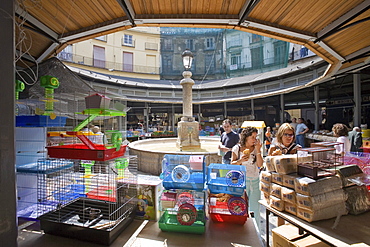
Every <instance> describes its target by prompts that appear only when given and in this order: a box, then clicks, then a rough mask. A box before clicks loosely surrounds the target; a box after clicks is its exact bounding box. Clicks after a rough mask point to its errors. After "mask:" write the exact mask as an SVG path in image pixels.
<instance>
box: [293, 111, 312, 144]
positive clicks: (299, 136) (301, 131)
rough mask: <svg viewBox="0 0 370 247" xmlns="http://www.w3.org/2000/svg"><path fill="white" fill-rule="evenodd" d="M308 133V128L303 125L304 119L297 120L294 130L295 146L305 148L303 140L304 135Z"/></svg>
mask: <svg viewBox="0 0 370 247" xmlns="http://www.w3.org/2000/svg"><path fill="white" fill-rule="evenodd" d="M308 131H309V129H308V127H307V126H306V124H305V123H304V118H301V117H300V118H298V125H297V127H296V128H295V134H296V141H297V144H299V145H301V147H303V148H304V147H305V145H304V140H305V136H304V135H305V134H306V133H307V132H308Z"/></svg>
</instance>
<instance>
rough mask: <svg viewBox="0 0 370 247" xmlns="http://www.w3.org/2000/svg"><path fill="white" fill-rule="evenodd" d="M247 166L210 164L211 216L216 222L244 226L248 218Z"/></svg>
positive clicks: (208, 176) (209, 197) (209, 198)
mask: <svg viewBox="0 0 370 247" xmlns="http://www.w3.org/2000/svg"><path fill="white" fill-rule="evenodd" d="M245 174H246V168H245V166H238V165H227V164H210V165H209V166H208V172H207V186H208V190H209V192H210V194H209V196H208V203H209V215H210V218H211V219H212V220H213V221H214V222H228V223H235V224H241V225H243V224H244V223H245V222H246V221H247V218H248V197H247V195H246V193H245V188H246V183H245V180H246V176H245Z"/></svg>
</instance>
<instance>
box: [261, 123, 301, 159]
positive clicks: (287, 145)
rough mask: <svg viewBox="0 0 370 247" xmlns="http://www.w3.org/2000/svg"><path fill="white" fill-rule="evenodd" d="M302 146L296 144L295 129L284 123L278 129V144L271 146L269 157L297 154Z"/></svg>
mask: <svg viewBox="0 0 370 247" xmlns="http://www.w3.org/2000/svg"><path fill="white" fill-rule="evenodd" d="M300 148H301V145H299V144H296V143H295V132H294V128H293V127H292V126H291V125H290V124H289V123H284V124H282V125H281V126H280V128H279V129H278V132H277V134H276V142H274V143H272V144H271V145H270V148H269V150H268V155H269V156H271V155H272V156H274V155H282V154H295V153H297V150H298V149H300Z"/></svg>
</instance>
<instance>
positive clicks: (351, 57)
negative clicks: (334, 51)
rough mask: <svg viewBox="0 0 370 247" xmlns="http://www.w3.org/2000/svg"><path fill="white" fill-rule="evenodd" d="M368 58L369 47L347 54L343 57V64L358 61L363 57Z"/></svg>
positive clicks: (369, 54)
mask: <svg viewBox="0 0 370 247" xmlns="http://www.w3.org/2000/svg"><path fill="white" fill-rule="evenodd" d="M367 56H370V46H368V47H365V48H362V49H361V50H358V51H355V52H354V53H352V54H349V55H348V56H346V57H345V61H344V62H343V63H347V62H351V61H353V60H356V59H360V58H363V57H367Z"/></svg>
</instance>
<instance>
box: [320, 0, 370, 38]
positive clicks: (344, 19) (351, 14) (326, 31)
mask: <svg viewBox="0 0 370 247" xmlns="http://www.w3.org/2000/svg"><path fill="white" fill-rule="evenodd" d="M368 9H370V0H365V1H363V2H362V3H361V4H359V5H357V6H356V7H354V8H353V9H351V10H350V11H348V12H347V13H345V14H344V15H342V16H341V17H339V18H338V19H336V20H335V21H333V22H332V23H330V24H329V25H328V26H326V27H324V28H323V29H322V30H321V31H319V32H318V33H317V39H316V40H315V41H314V42H315V43H316V42H319V41H321V40H323V39H325V38H327V37H329V36H330V35H333V34H334V33H336V32H337V31H339V30H341V29H340V28H341V27H342V26H343V25H345V24H346V23H348V22H350V21H351V20H353V19H354V18H356V17H357V16H359V15H361V14H362V13H364V12H365V11H367V10H368Z"/></svg>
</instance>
